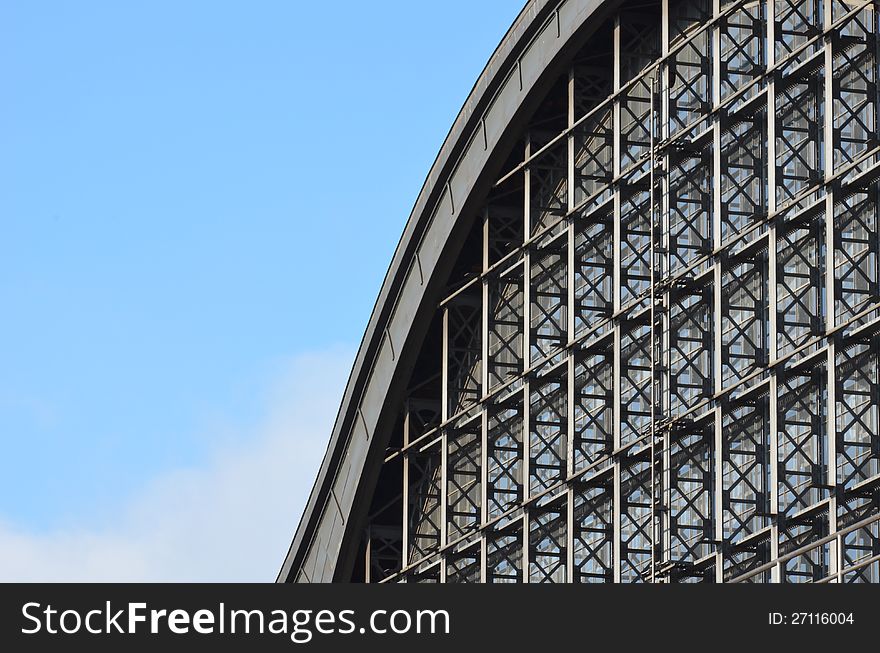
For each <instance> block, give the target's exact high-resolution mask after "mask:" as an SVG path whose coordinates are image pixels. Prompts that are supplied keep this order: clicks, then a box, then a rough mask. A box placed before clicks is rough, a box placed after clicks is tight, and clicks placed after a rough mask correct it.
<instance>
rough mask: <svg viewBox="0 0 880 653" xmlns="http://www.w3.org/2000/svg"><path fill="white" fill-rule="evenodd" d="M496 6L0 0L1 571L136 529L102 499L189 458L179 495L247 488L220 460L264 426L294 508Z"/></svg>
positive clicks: (231, 461)
mask: <svg viewBox="0 0 880 653" xmlns="http://www.w3.org/2000/svg"><path fill="white" fill-rule="evenodd" d="M521 6H522V2H521V0H481V1H480V2H472V1H466V0H446V1H445V2H433V3H421V2H419V3H413V2H403V1H387V2H378V3H365V2H354V1H348V2H340V3H337V5H331V4H328V3H300V2H292V1H288V2H282V1H280V0H279V1H277V2H248V3H246V2H216V1H215V2H197V1H187V2H163V1H153V2H149V3H147V2H141V3H130V2H126V3H119V2H90V1H83V2H49V3H46V2H40V3H36V2H23V1H18V2H4V3H2V4H0V83H2V88H3V98H4V101H3V102H2V103H0V224H2V229H3V233H2V237H0V301H2V306H3V319H2V320H0V437H2V443H3V454H2V456H0V526H2V528H0V553H3V551H4V550H5V549H4V539H3V538H4V537H6V540H5V541H6V542H7V543H8V542H14V543H17V544H16V546H21V547H25V548H27V550H28V551H29V553H27V555H26V556H24V557H23V558H22V560H23V562H22V563H21V565H23V566H24V567H25V569H24V571H23V572H22V574H23V575H24V577H30V576H29V575H28V574H29V569H28V568H27V565H35V566H39V565H41V564H44V562H41V560H40V559H39V556H38V555H37V554H33V555H31V553H30V552H32V551H37V550H42V549H40V547H44V548H45V550H46V555H50V554H52V551H53V549H52V547H53V546H56V545H58V546H60V543H61V542H60V540H59V539H58V538H59V537H61V536H62V535H63V536H64V537H71V534H74V535H75V536H76V537H78V538H80V539H79V540H77V542H79V544H78V546H79V545H81V546H82V547H83V548H84V553H83V555H84V556H87V557H88V556H89V555H91V556H94V555H95V551H97V550H98V549H95V550H91V551H90V550H89V546H90V545H89V542H92V541H93V539H94V538H97V537H99V536H103V537H109V538H111V539H112V538H116V540H120V538H121V539H125V538H126V537H128V538H129V540H135V539H137V538H138V537H140V535H137V534H136V533H135V530H136V527H135V526H132V525H131V524H129V525H128V526H126V527H125V528H128V530H127V531H125V532H124V533H123V532H122V530H120V529H123V527H122V526H120V523H121V520H123V521H125V520H128V521H136V520H137V519H138V518H139V517H143V515H144V514H147V513H149V511H150V510H154V511H157V510H159V505H160V504H161V502H162V501H171V502H175V501H176V500H177V499H175V498H174V497H173V495H174V494H175V490H174V487H175V486H174V482H176V481H173V479H176V478H178V476H177V475H179V474H188V475H190V476H188V477H187V478H190V480H191V479H192V478H201V479H203V480H204V478H208V477H210V478H211V479H213V480H212V481H211V482H205V483H206V484H203V486H199V484H198V482H195V481H193V483H194V485H193V486H192V488H191V492H190V500H191V501H193V502H194V503H196V504H202V505H204V504H206V503H210V502H211V501H212V500H213V497H212V496H207V495H208V494H209V493H213V494H217V488H218V487H223V488H224V492H225V491H226V489H225V488H227V486H228V485H229V483H231V482H232V481H230V480H229V478H236V479H238V480H239V481H241V482H242V483H243V484H244V485H248V481H247V479H246V478H244V475H245V472H244V471H242V470H238V467H235V466H236V465H240V463H241V461H242V460H244V459H246V458H247V457H248V455H249V453H248V452H253V451H257V450H259V451H263V449H261V447H264V446H268V445H267V444H266V443H267V442H269V441H272V442H276V441H281V440H284V439H285V438H286V439H290V438H299V439H300V440H303V441H305V440H309V443H308V446H309V447H310V449H309V451H310V452H312V453H311V454H309V455H310V456H311V458H308V464H307V465H306V464H303V469H301V470H300V471H299V472H298V474H299V476H301V477H302V478H300V479H299V483H298V485H297V488H296V491H295V495H296V496H290V497H289V498H288V497H284V501H283V502H282V503H279V505H282V506H286V505H288V504H291V505H293V504H295V505H297V506H299V505H300V504H301V502H302V500H303V499H304V496H303V495H304V492H305V491H306V490H304V489H303V488H304V487H305V486H310V485H311V482H312V480H313V479H312V478H311V476H312V475H313V469H314V461H313V459H315V460H316V459H317V457H319V455H320V452H321V451H322V450H323V447H324V444H325V441H326V438H327V436H328V428H329V422H330V421H332V417H333V416H334V414H335V410H336V406H337V404H338V399H339V394H340V393H341V389H342V388H341V386H342V383H344V379H345V377H346V376H347V373H348V368H349V366H350V363H351V359H352V357H353V355H354V351H355V349H356V346H357V344H358V343H359V341H360V337H361V334H362V331H363V328H364V326H365V325H366V322H367V319H368V317H369V312H370V310H371V309H372V305H373V301H374V299H375V297H376V295H377V293H378V289H379V286H380V284H381V281H382V278H383V276H384V274H385V270H386V268H387V266H388V263H389V261H390V258H391V255H392V252H393V250H394V247H395V245H396V244H397V240H398V238H399V236H400V233H401V231H402V229H403V225H404V223H405V220H406V218H407V216H408V215H409V211H410V209H411V207H412V204H413V202H414V200H415V198H416V195H417V193H418V191H419V189H420V187H421V184H422V182H423V180H424V178H425V175H426V174H427V172H428V169H429V167H430V165H431V163H432V162H433V159H434V157H435V155H436V153H437V150H438V149H439V147H440V144H441V143H442V140H443V138H444V136H445V135H446V132H447V131H448V129H449V127H450V126H451V124H452V121H453V120H454V118H455V115H456V114H457V112H458V110H459V108H460V106H461V104H462V102H463V101H464V99H465V98H466V97H467V94H468V92H469V91H470V89H471V86H472V85H473V83H474V81H475V80H476V78H477V76H478V75H479V73H480V71H481V70H482V68H483V66H484V65H485V63H486V61H487V59H488V57H489V55H490V54H491V53H492V51H493V49H494V48H495V46H496V45H497V43H498V42H499V40H500V38H501V37H502V36H503V34H504V32H505V31H506V29H507V28H508V26H509V25H510V23H511V22H512V20H513V18H514V17H515V16H516V14H517V13H518V11H519V10H520V8H521ZM312 374H315V375H316V376H317V377H320V378H321V379H322V381H321V383H317V384H307V383H306V384H304V383H302V379H303V378H306V377H308V376H310V375H312ZM318 390H320V392H321V393H322V394H321V398H320V401H317V403H320V404H321V411H323V412H321V414H317V412H316V411H317V409H316V408H314V407H315V406H316V400H315V397H314V396H312V395H313V394H314V393H315V392H317V391H318ZM296 393H299V395H297V394H296ZM310 393H312V394H310ZM294 408H296V409H297V410H299V411H300V412H299V413H297V412H296V411H295V410H293V409H294ZM292 410H293V412H291V411H292ZM305 412H307V413H309V414H308V415H305V414H303V413H305ZM279 415H283V417H278V416H279ZM306 426H308V428H306ZM288 433H289V437H288V436H287V435H286V434H288ZM304 446H305V445H304ZM285 452H286V453H288V454H290V453H291V452H290V451H287V450H285ZM264 453H265V454H266V456H267V457H268V458H275V457H277V455H275V454H273V453H270V452H268V450H267V452H264ZM275 453H277V451H276V452H275ZM218 461H220V462H218ZM223 461H226V462H225V463H224V462H223ZM258 463H259V460H257V459H255V460H254V461H252V462H251V463H249V464H250V466H251V468H253V469H251V470H250V471H251V473H254V474H256V475H257V476H259V464H258ZM223 464H227V467H229V466H230V465H231V466H232V467H229V469H232V468H235V469H236V470H238V471H235V472H234V473H233V472H230V471H229V469H227V468H223V469H224V470H226V471H225V472H223V473H222V474H221V473H219V472H217V469H219V468H218V467H217V466H218V465H221V466H222V465H223ZM212 470H213V471H212ZM215 472H217V473H215ZM227 472H229V474H231V476H229V474H227ZM212 473H213V474H214V476H210V475H211V474H212ZM239 473H240V475H242V478H239V476H237V475H239ZM281 473H282V472H281V471H279V474H281ZM224 474H226V475H224ZM305 477H308V478H307V479H306V480H303V479H305ZM169 479H172V480H169ZM221 481H222V482H221ZM254 481H255V484H257V485H259V482H258V481H257V479H254ZM279 482H280V481H279ZM212 483H213V485H212ZM157 487H161V488H164V489H162V490H157V489H156V488H157ZM261 491H263V492H267V493H268V492H271V491H273V488H272V487H266V488H263V489H262V490H261ZM284 491H285V492H288V491H289V492H291V493H294V490H293V489H285V490H284ZM163 492H164V494H163ZM254 492H256V491H254ZM241 496H243V497H244V496H247V497H250V498H252V499H254V500H259V498H260V495H259V493H256V494H250V495H249V494H242V495H241ZM169 497H170V498H169ZM151 502H154V504H155V505H153V504H151ZM227 508H228V510H227V511H226V512H225V513H224V514H226V515H231V514H232V512H234V509H233V508H229V507H228V506H227ZM191 510H195V508H191ZM224 510H226V508H224ZM144 511H146V513H145V512H144ZM229 511H232V512H229ZM121 515H122V516H124V517H121ZM185 518H186V514H184V517H183V519H184V520H185ZM289 521H291V522H292V523H290V524H289V525H287V526H286V527H285V529H283V530H284V532H285V533H286V531H290V530H292V528H293V526H294V525H295V521H296V518H295V517H290V518H289ZM168 528H169V529H171V528H174V525H170V526H168ZM255 528H257V529H258V528H259V527H258V526H255ZM132 529H135V530H132ZM4 534H5V535H4ZM267 537H268V535H267ZM283 537H284V538H286V537H287V535H286V534H284V535H283ZM53 538H55V539H53ZM116 540H114V542H115V541H116ZM37 543H39V546H37ZM69 543H70V542H69V541H67V544H68V545H69ZM105 544H106V542H105ZM68 548H70V547H68ZM123 548H124V547H123ZM276 548H277V546H276ZM281 548H283V545H282V547H281ZM130 553H131V552H129V551H127V550H126V551H125V555H129V554H130ZM233 553H234V552H227V553H226V555H232V554H233ZM22 555H24V554H22ZM125 555H120V557H121V558H125ZM132 555H134V554H132ZM138 555H142V557H143V558H145V559H147V558H149V555H150V554H149V552H147V553H143V552H141V553H139V554H138ZM34 556H36V557H34ZM148 562H149V561H147V562H145V563H144V565H145V571H144V573H143V574H141V577H143V578H146V579H149V578H151V573H153V572H151V571H150V569H146V567H149V564H148ZM278 562H280V561H276V560H270V561H269V562H268V564H265V563H264V568H265V569H268V570H269V573H270V574H271V573H274V570H275V569H276V568H277V563H278ZM71 564H73V565H77V564H79V562H77V560H73V561H72V562H71ZM83 564H85V563H83ZM83 568H85V567H83ZM151 568H152V569H158V567H151ZM3 573H4V568H3V567H2V566H0V579H2V578H3ZM173 573H174V572H173V570H172V568H171V567H168V568H163V569H162V570H160V571H159V572H156V575H163V574H164V575H165V576H168V575H173ZM248 573H256V572H254V571H253V570H250V571H248V570H243V571H242V575H243V576H247V574H248ZM205 574H206V575H209V574H210V572H209V570H206V572H205ZM219 578H220V577H219V576H218V579H219ZM258 579H259V578H258Z"/></svg>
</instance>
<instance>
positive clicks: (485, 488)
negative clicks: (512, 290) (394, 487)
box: [479, 210, 491, 583]
mask: <svg viewBox="0 0 880 653" xmlns="http://www.w3.org/2000/svg"><path fill="white" fill-rule="evenodd" d="M489 219H490V218H489V211H488V210H486V211H484V212H483V243H482V245H483V280H482V305H483V311H482V333H481V334H480V335H481V343H480V350H481V351H480V355H481V357H482V359H483V360H482V362H483V365H482V368H481V384H482V388H483V391H482V394H483V395H484V397H485V395H488V394H489V321H490V320H491V317H490V315H491V312H490V306H489V279H488V277H487V276H486V272H487V270H488V269H489V263H490V261H489V258H490V257H489V237H490V235H491V234H490V228H491V226H490V224H489ZM487 405H488V404H487V402H485V401H484V402H483V405H482V409H481V411H480V531H479V533H480V580H481V581H482V582H484V583H485V582H486V581H487V576H486V548H487V543H486V527H485V525H486V522H487V521H488V519H489V514H488V511H489V419H488V415H487V413H488V408H487Z"/></svg>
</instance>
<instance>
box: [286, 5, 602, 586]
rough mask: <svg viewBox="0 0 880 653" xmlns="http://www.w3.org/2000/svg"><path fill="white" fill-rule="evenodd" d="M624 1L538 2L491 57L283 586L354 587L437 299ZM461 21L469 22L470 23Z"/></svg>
mask: <svg viewBox="0 0 880 653" xmlns="http://www.w3.org/2000/svg"><path fill="white" fill-rule="evenodd" d="M617 4H618V3H617V2H615V1H611V0H609V1H603V0H562V1H550V0H530V1H529V2H528V3H527V4H526V6H525V7H524V8H523V10H522V11H521V12H520V14H519V16H517V18H516V20H515V21H514V23H513V25H512V26H511V27H510V29H509V30H508V31H507V33H506V34H505V36H504V38H503V39H502V41H501V43H500V44H499V45H498V47H497V48H496V50H495V52H494V53H493V54H492V56H491V58H490V59H489V62H488V63H487V64H486V67H485V68H484V70H483V72H482V73H481V75H480V77H479V79H478V80H477V82H476V84H475V85H474V88H473V89H472V91H471V93H470V95H469V96H468V98H467V100H466V101H465V103H464V106H462V108H461V110H460V111H459V114H458V116H457V118H456V119H455V122H454V123H453V125H452V128H451V129H450V131H449V134H448V135H447V137H446V139H445V141H444V142H443V146H442V147H441V148H440V152H439V153H438V155H437V158H436V160H435V161H434V164H433V165H432V167H431V170H430V172H429V173H428V176H427V178H426V180H425V183H424V185H423V186H422V189H421V192H420V193H419V196H418V199H417V200H416V203H415V206H414V207H413V210H412V213H411V214H410V216H409V220H408V221H407V224H406V227H405V229H404V232H403V236H402V237H401V239H400V242H399V243H398V245H397V249H396V251H395V253H394V257H393V259H392V261H391V265H390V266H389V268H388V272H387V273H386V275H385V279H384V281H383V283H382V289H381V291H380V293H379V297H378V299H377V300H376V305H375V307H374V308H373V313H372V315H371V317H370V321H369V324H368V326H367V330H366V333H365V334H364V337H363V340H362V341H361V345H360V349H359V351H358V354H357V357H356V359H355V362H354V366H353V368H352V371H351V375H350V377H349V380H348V384H347V386H346V388H345V393H344V395H343V399H342V404H341V406H340V409H339V413H338V415H337V417H336V422H335V424H334V427H333V431H332V435H331V439H330V443H329V445H328V447H327V452H326V453H325V455H324V459H323V461H322V463H321V468H320V471H319V473H318V477H317V480H316V482H315V485H314V487H313V489H312V492H311V494H310V496H309V499H308V502H307V504H306V507H305V511H304V513H303V515H302V518H301V520H300V523H299V526H298V528H297V530H296V533H295V535H294V538H293V542H292V543H291V546H290V550H289V551H288V554H287V556H286V558H285V560H284V563H283V565H282V567H281V571H280V572H279V575H278V581H280V582H293V581H297V580H301V581H308V582H322V581H323V582H327V581H340V580H346V579H347V578H348V576H349V575H350V573H351V568H352V564H353V556H354V550H355V549H356V548H357V544H358V541H357V539H358V536H359V532H358V530H359V528H360V526H361V525H362V523H363V518H364V513H365V511H366V509H367V506H368V504H369V501H370V498H371V497H370V493H371V491H372V488H373V486H374V484H375V481H376V477H377V475H378V472H379V467H380V466H381V463H382V458H383V454H384V450H385V446H386V445H387V436H386V437H384V438H383V434H387V432H388V431H389V430H390V428H391V426H392V424H393V421H394V419H395V418H396V413H397V411H398V409H399V405H400V401H401V399H402V393H403V391H404V390H405V387H404V384H405V383H406V382H407V380H408V378H409V376H410V373H411V371H412V368H413V365H414V364H415V358H416V356H417V355H418V352H419V348H420V346H421V343H422V340H423V339H424V336H425V333H426V331H427V328H428V325H429V322H430V320H431V318H432V316H433V314H434V310H435V309H436V302H437V299H438V297H437V295H438V290H439V288H440V287H441V285H442V283H443V282H444V281H445V279H446V276H447V275H448V273H449V270H450V268H451V265H452V263H454V260H455V255H456V254H457V252H458V251H459V249H460V247H461V242H462V239H463V237H464V236H465V235H466V231H467V229H466V228H467V227H468V226H469V225H470V223H471V221H472V218H473V214H474V211H475V210H476V209H477V208H478V207H479V205H480V202H481V201H482V200H483V199H484V198H485V194H486V192H487V191H488V188H489V186H490V185H491V183H492V182H493V181H494V179H495V178H496V176H497V173H498V171H499V169H500V166H501V165H502V163H503V161H504V159H505V157H506V155H507V153H508V151H509V149H510V147H511V145H512V143H513V142H514V140H515V139H516V137H517V136H518V133H519V131H520V129H521V128H522V127H523V125H524V123H525V121H526V120H527V118H528V116H529V115H530V114H531V112H532V111H533V110H534V108H535V107H536V106H537V103H538V102H539V101H540V100H541V98H542V97H543V95H544V94H545V93H546V91H547V89H548V88H549V86H550V85H551V84H552V83H553V82H554V81H555V79H556V78H557V77H558V75H559V73H560V72H561V70H562V66H563V65H564V64H565V62H566V61H567V59H568V58H570V57H571V56H572V55H573V53H574V52H575V51H576V50H577V49H578V48H580V46H581V45H582V44H583V43H584V41H585V40H586V39H587V38H588V37H589V35H590V32H591V30H592V28H593V27H595V26H598V25H599V24H600V23H601V20H599V14H604V13H605V12H606V11H607V10H610V9H612V8H614V7H615V6H616V5H617ZM466 19H467V18H466V17H463V20H466Z"/></svg>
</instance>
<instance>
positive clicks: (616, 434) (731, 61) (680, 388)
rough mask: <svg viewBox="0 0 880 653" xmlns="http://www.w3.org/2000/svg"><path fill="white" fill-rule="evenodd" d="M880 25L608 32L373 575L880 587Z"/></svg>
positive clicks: (683, 7) (558, 108)
mask: <svg viewBox="0 0 880 653" xmlns="http://www.w3.org/2000/svg"><path fill="white" fill-rule="evenodd" d="M878 31H880V30H878V7H877V3H876V2H857V1H855V0H853V1H847V2H842V1H840V0H760V1H734V2H730V1H726V0H715V1H714V2H711V1H709V0H684V1H679V2H675V1H674V0H668V1H667V0H664V1H663V2H660V3H652V2H647V3H646V2H638V3H632V2H631V3H625V4H624V5H623V6H622V8H621V9H620V10H619V11H618V12H617V13H616V14H615V15H614V16H612V17H611V18H610V19H609V20H608V22H607V23H606V24H605V25H603V26H601V27H599V28H598V29H597V31H596V34H595V35H594V37H593V38H591V40H590V41H589V43H588V44H587V45H586V46H585V47H584V49H583V50H582V51H581V52H580V53H578V55H577V56H576V57H575V58H574V60H573V61H572V62H571V64H570V66H569V67H568V70H567V73H566V74H565V75H564V76H563V77H562V78H561V79H560V80H559V83H557V84H556V85H555V86H554V87H553V90H551V91H550V93H549V95H548V97H547V98H546V99H545V101H544V103H543V105H542V106H541V107H540V108H539V109H538V111H537V112H536V114H535V116H534V118H533V119H532V121H531V123H530V126H529V128H528V129H527V130H526V131H525V132H524V133H523V134H522V135H521V139H520V141H519V142H518V144H517V146H516V147H515V150H514V153H513V155H512V157H511V159H510V161H509V164H508V166H507V168H506V169H505V171H504V172H503V174H502V175H501V177H500V178H499V179H498V181H497V182H496V184H495V185H494V187H493V189H492V191H491V192H490V194H489V196H488V198H487V200H486V202H485V205H484V207H483V210H482V212H481V214H480V215H478V216H477V217H476V219H475V223H474V228H473V233H472V235H471V237H470V238H469V239H468V241H467V243H466V244H465V247H464V251H463V252H462V254H461V260H460V261H459V263H458V265H456V267H455V271H454V272H453V278H452V279H450V283H449V290H448V293H447V296H446V297H445V298H444V299H443V301H442V302H441V303H440V304H439V306H438V310H437V317H436V320H435V321H436V328H435V329H432V331H431V335H429V341H430V342H429V343H427V344H426V345H425V352H427V354H426V355H424V356H422V357H421V358H420V363H419V364H420V366H421V367H422V368H423V369H422V372H423V373H422V374H421V377H422V379H421V380H420V382H419V383H418V384H417V385H416V386H414V387H413V388H412V389H411V391H410V394H409V398H408V399H407V401H406V402H405V403H404V405H403V406H402V407H401V411H402V412H401V419H400V422H399V430H400V433H399V434H396V435H395V436H394V437H392V438H391V440H392V443H393V446H391V447H390V448H389V450H388V452H387V456H386V459H385V463H384V466H383V469H382V472H381V474H380V478H379V486H380V488H381V489H382V491H381V492H377V498H376V499H375V500H374V506H373V510H372V514H371V516H370V519H369V525H368V528H367V529H366V533H365V536H364V541H363V544H362V556H363V569H364V572H363V578H364V579H365V580H368V581H370V582H378V581H381V582H399V581H403V582H438V581H439V582H444V581H445V582H474V581H485V582H730V581H737V582H816V581H835V582H880V521H878V520H880V424H878V421H880V378H878V377H880V360H878V352H880V288H878V283H880V269H878V266H880V258H878V256H880V252H878V248H880V233H878V226H880V225H878V210H880V207H878V197H877V191H878V178H880V132H878V119H877V110H878V106H880V103H878V85H877V82H878V79H877V77H878V74H880V57H878V37H877V34H878ZM425 368H428V369H427V372H425V371H424V370H425ZM424 379H427V381H425V380H424Z"/></svg>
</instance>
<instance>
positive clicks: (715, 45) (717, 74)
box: [709, 0, 724, 583]
mask: <svg viewBox="0 0 880 653" xmlns="http://www.w3.org/2000/svg"><path fill="white" fill-rule="evenodd" d="M720 14H721V1H720V0H712V16H713V17H714V18H716V19H717V18H718V16H719V15H720ZM711 81H712V107H713V117H712V177H713V183H712V213H711V214H710V217H709V224H710V225H711V226H710V228H711V229H712V230H713V232H716V231H717V233H718V237H717V239H716V238H715V237H714V233H713V241H714V242H715V243H720V242H721V238H720V232H721V119H720V117H719V113H720V112H719V111H717V109H718V107H719V106H720V104H721V28H720V27H719V25H718V24H717V23H716V24H715V26H714V27H713V28H712V80H711ZM715 270H716V272H717V271H718V264H717V263H716V264H715ZM717 276H718V275H717V274H715V284H714V287H713V289H712V290H713V304H712V327H713V329H714V330H715V331H714V332H713V336H712V337H713V345H716V343H717V342H718V340H719V338H720V327H719V326H718V323H719V321H720V317H721V315H720V309H721V306H720V290H721V288H720V279H718V278H717ZM716 298H718V299H719V301H717V302H716V301H715V299H716ZM716 311H717V312H716ZM716 334H717V335H716ZM711 354H712V364H711V365H712V368H713V370H714V371H715V374H716V375H717V377H720V375H721V369H720V368H721V364H720V358H721V352H720V347H718V346H717V345H716V346H715V347H714V351H713V352H711ZM713 381H714V383H715V388H716V389H718V390H720V386H719V381H718V379H717V378H716V379H714V380H713ZM712 416H713V419H712V427H713V433H714V443H715V446H714V452H713V458H712V465H714V479H713V482H714V488H713V489H714V496H713V499H712V502H713V506H712V513H713V515H714V521H715V523H714V524H713V529H714V530H713V532H714V535H713V537H714V538H715V542H723V541H724V502H723V499H722V498H723V493H724V465H723V456H722V453H723V451H724V434H723V431H722V421H721V420H722V415H721V408H720V405H719V404H718V403H717V402H716V403H715V405H714V406H713V408H712ZM723 581H724V555H723V551H722V547H721V546H718V545H716V546H715V582H716V583H721V582H723Z"/></svg>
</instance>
